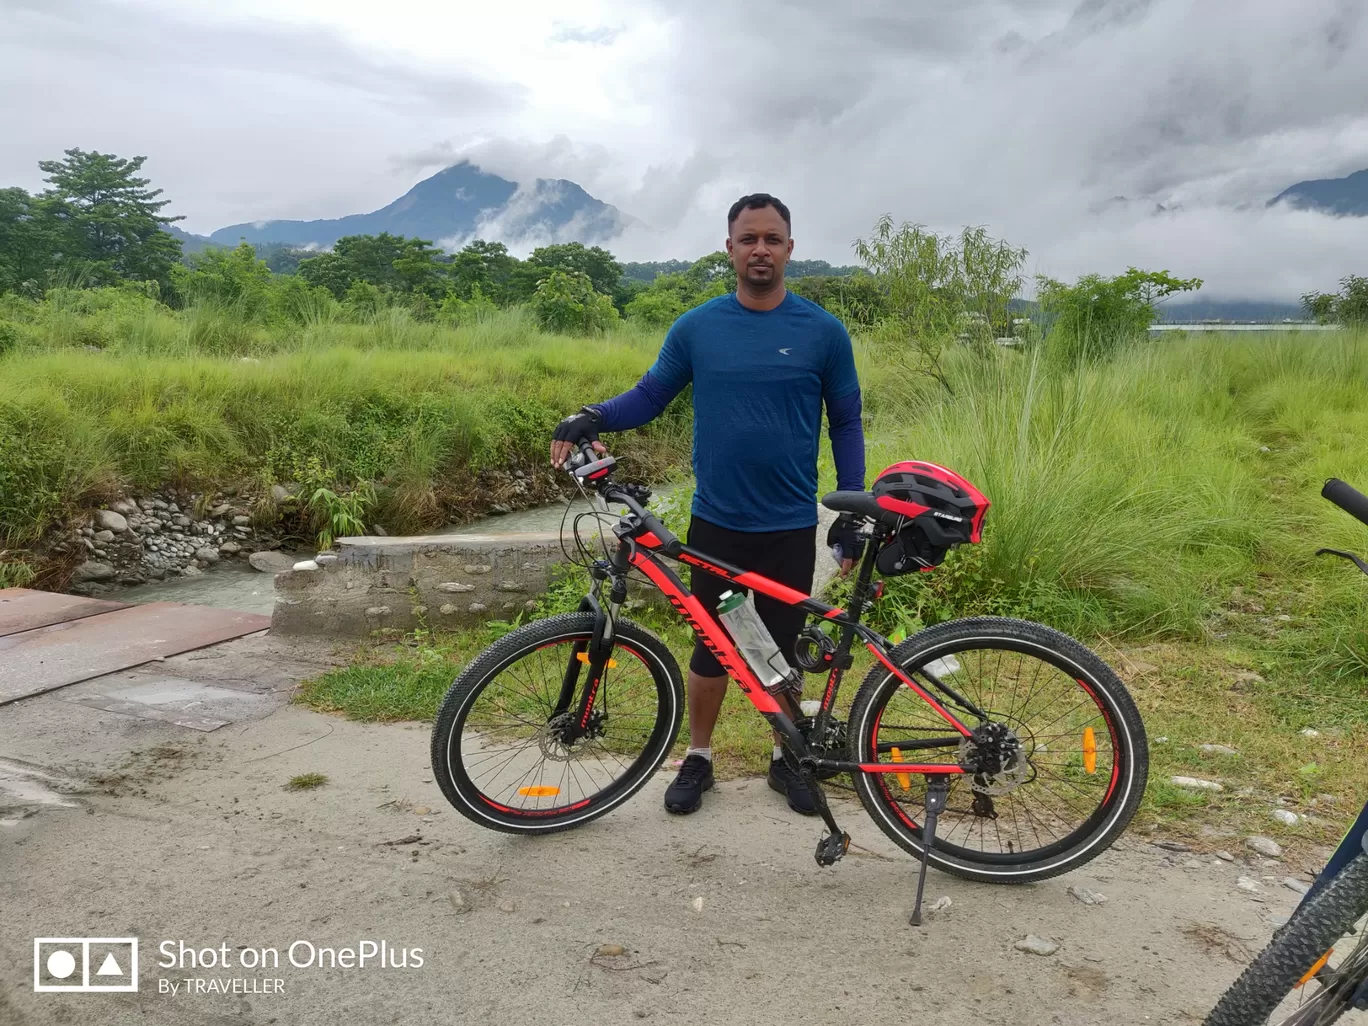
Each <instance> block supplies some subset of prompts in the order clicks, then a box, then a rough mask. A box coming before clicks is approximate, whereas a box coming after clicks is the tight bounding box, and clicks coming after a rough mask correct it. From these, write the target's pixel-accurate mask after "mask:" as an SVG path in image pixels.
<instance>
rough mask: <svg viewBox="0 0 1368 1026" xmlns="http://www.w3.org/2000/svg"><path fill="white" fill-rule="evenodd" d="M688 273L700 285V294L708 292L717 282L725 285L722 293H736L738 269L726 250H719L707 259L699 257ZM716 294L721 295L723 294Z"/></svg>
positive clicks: (706, 257) (710, 254)
mask: <svg viewBox="0 0 1368 1026" xmlns="http://www.w3.org/2000/svg"><path fill="white" fill-rule="evenodd" d="M686 273H687V274H688V276H689V277H690V278H692V279H693V280H694V281H695V282H697V283H698V288H699V291H700V292H704V291H707V290H708V289H709V288H710V287H711V286H712V285H713V284H714V283H716V282H721V283H722V284H723V285H724V288H723V290H722V291H725V292H735V291H736V268H735V267H733V266H732V262H731V257H729V256H727V253H726V250H721V249H719V250H716V251H714V252H712V253H709V254H708V255H707V256H705V257H699V258H698V259H697V260H695V261H694V262H693V264H692V265H691V266H690V267H689V270H688V271H687V272H686ZM714 291H716V290H714ZM716 294H717V295H721V292H717V293H716Z"/></svg>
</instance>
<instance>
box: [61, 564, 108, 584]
mask: <svg viewBox="0 0 1368 1026" xmlns="http://www.w3.org/2000/svg"><path fill="white" fill-rule="evenodd" d="M113 577H114V568H113V567H112V566H110V565H109V564H108V563H98V562H96V561H95V560H93V559H92V560H87V561H86V562H84V563H82V564H81V565H80V566H78V567H77V568H76V569H75V570H73V571H72V572H71V582H72V583H73V584H86V583H88V582H90V581H108V580H112V579H113Z"/></svg>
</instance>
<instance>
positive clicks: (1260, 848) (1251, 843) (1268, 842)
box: [1245, 834, 1283, 859]
mask: <svg viewBox="0 0 1368 1026" xmlns="http://www.w3.org/2000/svg"><path fill="white" fill-rule="evenodd" d="M1245 847H1246V848H1248V849H1249V850H1250V851H1255V852H1258V853H1259V854H1260V855H1266V856H1268V857H1269V858H1270V859H1280V858H1282V853H1283V850H1282V845H1281V844H1279V843H1278V842H1277V841H1275V840H1273V838H1271V837H1264V836H1263V835H1262V834H1254V835H1252V836H1250V837H1246V838H1245Z"/></svg>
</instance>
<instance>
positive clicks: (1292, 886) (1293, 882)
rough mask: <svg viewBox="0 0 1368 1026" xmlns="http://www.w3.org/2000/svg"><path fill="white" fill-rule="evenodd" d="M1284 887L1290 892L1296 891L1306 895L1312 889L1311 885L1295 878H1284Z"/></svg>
mask: <svg viewBox="0 0 1368 1026" xmlns="http://www.w3.org/2000/svg"><path fill="white" fill-rule="evenodd" d="M1282 885H1283V886H1284V887H1286V888H1287V889H1288V890H1289V891H1296V892H1297V893H1298V894H1305V893H1306V892H1307V891H1309V890H1310V889H1311V885H1310V884H1309V883H1307V882H1306V881H1305V880H1298V879H1297V878H1296V877H1295V876H1285V877H1283V882H1282Z"/></svg>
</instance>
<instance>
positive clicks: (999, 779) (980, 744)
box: [959, 722, 1034, 795]
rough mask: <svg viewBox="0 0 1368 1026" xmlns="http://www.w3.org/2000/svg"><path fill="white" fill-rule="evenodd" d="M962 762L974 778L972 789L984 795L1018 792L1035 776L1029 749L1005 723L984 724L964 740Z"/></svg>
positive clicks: (960, 756)
mask: <svg viewBox="0 0 1368 1026" xmlns="http://www.w3.org/2000/svg"><path fill="white" fill-rule="evenodd" d="M959 764H960V766H961V768H963V770H964V772H965V773H966V774H968V775H970V776H971V777H972V782H971V783H970V788H971V789H972V790H973V791H974V792H976V793H978V794H984V795H1001V794H1008V793H1010V792H1012V791H1015V790H1016V789H1017V788H1018V787H1020V786H1021V785H1022V784H1024V783H1026V782H1027V781H1029V780H1030V779H1031V778H1032V777H1033V776H1034V774H1033V772H1032V770H1031V763H1030V761H1029V760H1028V759H1027V758H1026V750H1025V748H1024V746H1023V745H1022V743H1021V739H1020V738H1018V737H1017V735H1016V732H1015V731H1014V730H1012V729H1011V728H1010V727H1008V726H1007V725H1006V724H1004V723H991V722H990V723H982V724H980V725H979V726H978V727H976V728H974V731H973V732H972V733H971V734H970V735H969V736H968V737H966V738H965V739H964V740H963V741H961V742H960V746H959Z"/></svg>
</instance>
